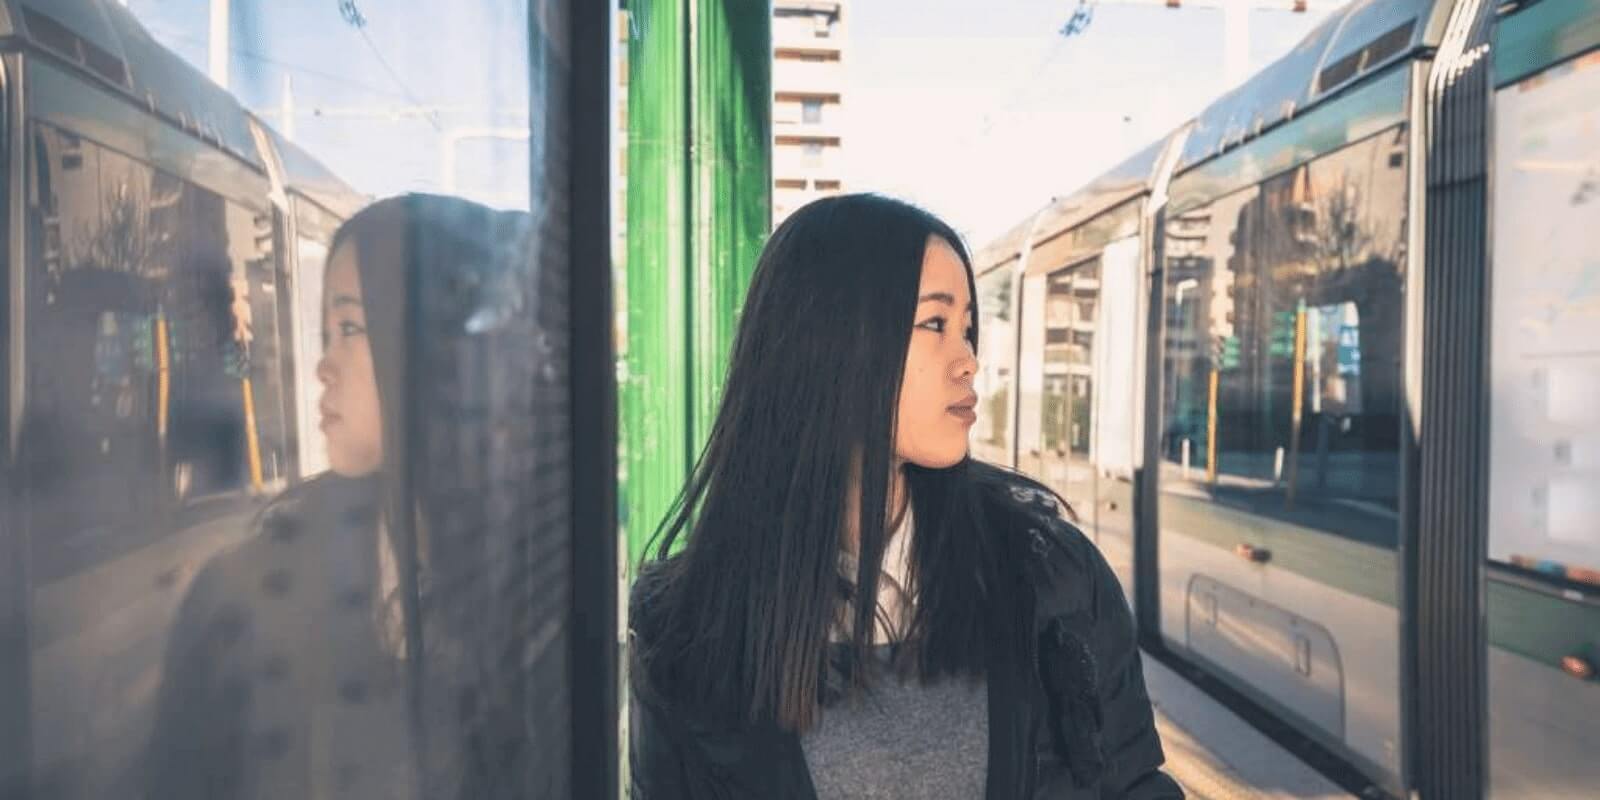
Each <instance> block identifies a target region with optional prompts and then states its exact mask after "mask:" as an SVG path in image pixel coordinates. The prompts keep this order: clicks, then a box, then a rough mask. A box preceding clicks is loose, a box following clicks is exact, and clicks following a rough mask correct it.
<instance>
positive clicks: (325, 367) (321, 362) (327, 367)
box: [317, 353, 335, 386]
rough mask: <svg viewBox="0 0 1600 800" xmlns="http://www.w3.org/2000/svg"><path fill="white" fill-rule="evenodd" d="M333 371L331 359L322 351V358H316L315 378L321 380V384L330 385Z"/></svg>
mask: <svg viewBox="0 0 1600 800" xmlns="http://www.w3.org/2000/svg"><path fill="white" fill-rule="evenodd" d="M334 372H335V371H334V368H333V359H331V358H329V357H328V354H327V353H323V354H322V358H319V359H317V380H319V381H322V385H323V386H332V385H333V379H334V377H335V376H334Z"/></svg>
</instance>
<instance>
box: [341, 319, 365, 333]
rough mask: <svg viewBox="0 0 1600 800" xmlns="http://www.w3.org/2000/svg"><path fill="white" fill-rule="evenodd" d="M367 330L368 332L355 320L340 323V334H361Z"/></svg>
mask: <svg viewBox="0 0 1600 800" xmlns="http://www.w3.org/2000/svg"><path fill="white" fill-rule="evenodd" d="M366 332H367V329H366V328H363V327H361V326H360V325H357V324H356V323H354V322H348V321H346V322H341V323H339V335H340V336H360V335H361V334H363V333H366Z"/></svg>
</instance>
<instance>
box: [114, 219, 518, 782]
mask: <svg viewBox="0 0 1600 800" xmlns="http://www.w3.org/2000/svg"><path fill="white" fill-rule="evenodd" d="M526 234H527V220H526V215H524V214H519V213H510V212H496V211H493V210H491V209H488V208H486V207H484V206H480V205H477V204H474V203H470V202H467V201H464V200H458V199H454V198H446V197H435V196H424V195H408V196H404V197H397V198H391V199H388V200H384V201H380V202H378V203H375V204H373V205H372V206H369V207H367V208H366V209H363V210H362V211H361V212H360V213H358V214H356V215H355V216H354V217H352V218H351V219H350V220H349V221H348V222H346V223H345V224H344V225H343V226H342V227H341V228H340V229H339V231H338V232H337V233H336V234H335V237H334V241H333V244H332V247H331V249H330V253H329V257H328V261H327V267H326V271H325V276H324V286H323V308H322V327H323V342H324V350H323V356H322V359H321V360H320V361H319V362H318V364H317V368H316V375H317V378H318V380H319V381H320V382H321V384H322V387H323V392H322V397H321V401H320V405H319V410H320V423H321V425H320V427H321V430H322V432H323V434H324V435H325V436H326V437H327V453H328V460H329V463H330V470H329V472H327V473H325V474H323V475H320V476H318V477H316V478H313V479H312V480H310V481H307V482H306V483H304V484H301V485H299V486H297V487H295V488H293V489H290V490H289V491H287V492H285V493H284V494H283V495H282V496H280V497H278V498H276V499H275V500H274V501H273V502H272V503H271V504H270V505H269V506H268V507H267V508H266V509H265V510H264V511H263V512H262V514H261V515H260V516H259V517H258V519H257V523H256V524H257V526H258V528H259V531H258V533H257V535H255V536H253V537H251V538H250V539H248V540H246V541H245V543H243V544H242V545H241V546H239V547H238V548H237V549H235V550H233V551H231V552H227V553H224V554H222V555H221V556H218V557H217V558H215V559H213V560H212V561H211V562H210V563H208V564H207V565H206V566H205V567H204V568H203V569H202V570H201V572H200V574H199V575H197V576H196V578H195V580H194V583H193V584H192V585H191V587H190V589H189V593H188V595H187V597H186V598H185V600H184V602H183V605H182V607H181V609H180V611H179V615H178V619H177V621H176V623H175V625H174V629H173V634H172V640H171V642H170V644H169V647H168V656H167V662H166V666H165V676H164V682H163V686H162V689H161V692H160V698H159V700H158V711H157V719H156V728H155V733H154V737H153V741H152V748H151V750H150V757H149V760H148V763H147V764H146V765H145V766H146V768H147V769H148V774H147V776H146V780H145V783H146V787H147V791H146V796H147V797H149V798H162V799H163V800H184V799H186V798H210V797H230V798H285V797H335V796H339V797H373V798H377V797H382V798H407V797H440V796H445V797H448V796H473V797H485V796H504V795H512V796H514V795H515V794H516V793H515V792H506V788H505V787H506V785H507V783H508V782H509V779H508V778H507V775H506V774H505V773H497V772H496V771H495V770H496V767H492V766H486V765H485V762H487V761H489V760H490V759H498V757H499V756H501V755H502V754H504V753H508V752H515V751H514V750H513V749H506V750H502V751H499V752H495V753H493V754H485V753H484V752H483V750H484V748H486V747H489V746H499V745H501V744H502V743H503V742H504V740H506V739H519V738H520V739H526V736H525V734H524V732H522V731H521V728H520V725H519V723H518V720H517V713H516V711H515V709H516V704H517V702H518V699H517V698H515V697H511V696H510V695H512V694H515V692H516V691H517V688H518V687H515V686H513V685H512V683H514V681H511V680H509V679H508V676H507V675H506V674H504V673H503V672H496V668H495V666H494V659H495V658H496V655H497V654H496V652H495V648H496V644H497V643H496V642H495V641H492V640H494V639H505V638H507V636H508V633H507V632H506V631H505V630H504V629H496V628H494V627H493V626H492V624H491V621H492V620H494V619H496V618H497V617H496V615H495V614H494V613H493V612H489V611H485V609H486V608H489V607H490V602H489V601H490V600H491V599H492V598H491V597H490V596H489V595H488V594H486V593H485V592H480V591H478V587H482V586H485V585H486V584H489V583H490V581H488V580H487V577H488V569H489V568H488V566H487V564H488V562H489V560H490V559H489V555H488V553H487V551H486V547H485V544H484V542H483V541H481V540H475V539H471V538H470V537H463V536H460V535H456V534H458V533H459V532H460V531H461V530H463V529H476V528H478V527H481V526H480V525H478V523H481V521H482V520H481V519H478V518H472V516H471V515H472V512H473V510H474V509H478V508H480V507H481V506H482V505H484V504H482V503H472V502H470V499H471V498H470V497H463V496H459V495H461V494H462V492H458V497H457V498H455V500H457V501H460V502H455V503H453V504H451V505H450V507H449V508H448V509H444V508H442V506H443V504H442V503H440V502H438V500H439V498H438V497H437V493H436V492H434V491H433V488H434V487H436V486H438V485H440V484H442V483H446V482H445V481H443V480H442V478H441V476H442V475H445V474H448V473H450V472H452V471H453V470H458V469H459V468H458V467H457V466H455V465H453V464H450V463H439V461H440V457H441V456H443V455H448V454H447V453H442V452H441V451H440V447H439V446H438V445H437V444H431V443H436V442H438V441H440V440H441V439H442V440H444V441H446V442H451V441H454V440H455V439H459V438H466V437H467V433H466V432H467V431H469V429H470V427H471V426H470V424H469V423H463V422H462V421H461V420H460V419H458V417H460V416H462V411H463V410H462V408H461V407H460V404H459V402H457V401H458V400H459V398H458V397H455V396H451V392H452V390H455V391H456V392H457V393H459V391H460V388H461V387H460V386H459V385H456V386H451V385H448V384H449V381H448V380H447V379H446V378H447V373H446V371H445V368H444V367H441V366H440V365H441V364H445V363H449V362H452V361H457V360H459V358H458V357H459V356H460V355H462V351H463V350H470V349H471V346H472V345H471V340H472V339H473V337H474V336H476V335H478V334H479V333H481V332H482V330H483V329H484V328H485V327H486V326H492V325H493V324H495V323H496V322H497V321H502V322H503V321H504V319H505V318H506V314H504V313H502V312H503V311H504V309H501V308H498V306H497V305H496V304H497V303H499V304H503V303H504V302H505V296H506V293H505V292H504V291H502V289H503V287H497V286H496V282H497V281H498V282H500V283H505V281H504V276H505V275H507V274H512V273H515V271H516V269H517V268H518V267H519V266H525V263H521V262H524V261H525V255H526V252H527V250H526V247H525V242H524V237H525V236H526ZM485 320H487V322H485ZM457 380H458V381H461V380H466V378H460V377H458V378H457ZM434 383H445V384H447V385H445V386H444V387H442V388H440V387H432V386H431V385H432V384H434ZM445 403H450V404H451V405H445ZM408 450H409V452H408ZM465 456H466V458H464V459H463V460H469V459H470V458H474V457H475V458H481V457H482V451H481V450H480V451H477V452H474V453H471V454H465ZM454 477H455V478H456V479H455V480H453V481H450V482H448V483H447V484H446V485H449V486H452V487H462V486H463V484H462V483H461V480H460V478H459V476H454ZM481 488H482V487H473V486H470V485H468V486H465V487H464V489H463V491H464V492H465V493H466V494H468V495H470V494H471V492H472V491H474V490H481ZM463 509H465V511H463ZM445 510H448V511H449V512H450V514H451V515H452V516H451V519H452V520H453V521H454V524H453V525H447V524H445V521H444V519H443V512H444V511H445ZM463 516H466V517H468V518H469V519H467V520H466V521H465V522H462V520H461V517H463ZM500 644H503V642H500ZM495 763H496V765H498V764H499V763H500V762H498V761H496V762H495Z"/></svg>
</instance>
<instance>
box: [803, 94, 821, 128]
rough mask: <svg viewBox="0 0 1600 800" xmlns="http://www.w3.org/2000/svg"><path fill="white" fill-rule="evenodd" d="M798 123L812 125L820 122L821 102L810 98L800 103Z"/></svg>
mask: <svg viewBox="0 0 1600 800" xmlns="http://www.w3.org/2000/svg"><path fill="white" fill-rule="evenodd" d="M800 121H801V122H804V123H806V124H807V125H814V124H816V123H818V122H821V121H822V101H821V100H819V99H816V98H810V99H806V100H801V101H800Z"/></svg>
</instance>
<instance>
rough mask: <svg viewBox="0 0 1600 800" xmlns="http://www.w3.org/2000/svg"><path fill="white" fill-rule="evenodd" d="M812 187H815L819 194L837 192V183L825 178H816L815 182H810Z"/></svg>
mask: <svg viewBox="0 0 1600 800" xmlns="http://www.w3.org/2000/svg"><path fill="white" fill-rule="evenodd" d="M812 185H813V186H815V187H817V191H819V192H837V191H839V181H837V180H828V179H826V178H818V179H817V180H815V181H812Z"/></svg>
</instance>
